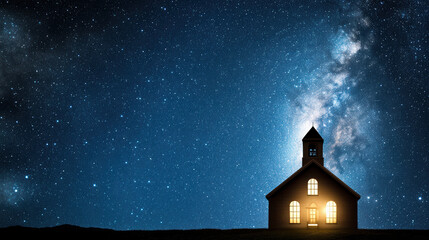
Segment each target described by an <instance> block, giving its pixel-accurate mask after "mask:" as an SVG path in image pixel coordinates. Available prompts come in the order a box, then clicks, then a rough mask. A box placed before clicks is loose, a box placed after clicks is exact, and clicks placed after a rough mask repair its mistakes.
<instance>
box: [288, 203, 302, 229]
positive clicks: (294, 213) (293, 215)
mask: <svg viewBox="0 0 429 240" xmlns="http://www.w3.org/2000/svg"><path fill="white" fill-rule="evenodd" d="M300 223H301V205H300V204H299V202H298V201H292V202H290V203H289V224H300Z"/></svg>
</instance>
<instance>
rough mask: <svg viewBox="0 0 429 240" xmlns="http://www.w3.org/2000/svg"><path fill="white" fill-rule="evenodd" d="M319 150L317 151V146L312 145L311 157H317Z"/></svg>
mask: <svg viewBox="0 0 429 240" xmlns="http://www.w3.org/2000/svg"><path fill="white" fill-rule="evenodd" d="M316 150H317V149H316V146H315V145H313V144H312V145H310V146H309V147H308V155H309V156H310V157H316V156H317V151H316Z"/></svg>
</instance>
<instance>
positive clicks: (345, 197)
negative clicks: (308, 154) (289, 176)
mask: <svg viewBox="0 0 429 240" xmlns="http://www.w3.org/2000/svg"><path fill="white" fill-rule="evenodd" d="M310 178H315V179H316V180H317V181H318V195H317V196H308V195H307V182H308V180H309V179H310ZM292 201H298V202H299V203H300V215H301V218H300V223H299V224H291V223H289V204H290V202H292ZM328 201H334V202H335V203H336V204H337V223H334V224H327V223H326V213H325V208H326V203H327V202H328ZM312 203H313V204H316V206H317V209H318V211H317V223H318V227H319V228H320V229H324V228H326V229H329V228H357V199H356V198H355V196H354V195H352V194H351V193H350V192H349V191H347V190H346V189H344V187H343V186H341V185H340V184H339V183H338V182H336V181H335V180H334V179H332V178H331V177H330V176H329V175H328V174H326V173H325V172H324V171H323V170H321V169H320V168H319V167H317V166H316V165H313V166H309V168H308V169H305V170H304V171H303V172H301V173H300V174H299V175H298V176H297V177H295V178H294V179H293V180H292V181H291V182H289V183H288V184H287V185H286V186H284V187H283V189H280V190H279V191H278V192H277V193H276V194H275V195H273V196H272V197H271V198H270V199H269V228H307V222H308V221H309V219H308V212H307V211H308V208H309V207H310V205H311V204H312Z"/></svg>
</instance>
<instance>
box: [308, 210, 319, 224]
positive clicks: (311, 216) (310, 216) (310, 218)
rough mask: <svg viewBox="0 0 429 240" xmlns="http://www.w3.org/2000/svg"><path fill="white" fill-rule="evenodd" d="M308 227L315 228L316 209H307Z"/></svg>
mask: <svg viewBox="0 0 429 240" xmlns="http://www.w3.org/2000/svg"><path fill="white" fill-rule="evenodd" d="M308 226H309V227H317V208H309V209H308Z"/></svg>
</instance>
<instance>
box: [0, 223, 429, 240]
mask: <svg viewBox="0 0 429 240" xmlns="http://www.w3.org/2000/svg"><path fill="white" fill-rule="evenodd" d="M0 235H1V236H13V238H15V239H20V238H21V237H26V238H27V239H39V238H40V239H64V238H67V239H79V238H80V239H81V238H93V239H102V238H106V239H228V240H229V239H272V240H274V239H292V240H293V239H322V240H323V239H377V240H380V239H407V240H411V239H429V230H368V229H357V230H268V229H229V230H219V229H199V230H153V231H152V230H141V231H140V230H132V231H116V230H112V229H102V228H83V227H78V226H73V225H60V226H56V227H47V228H29V227H21V226H13V227H6V228H1V229H0Z"/></svg>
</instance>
